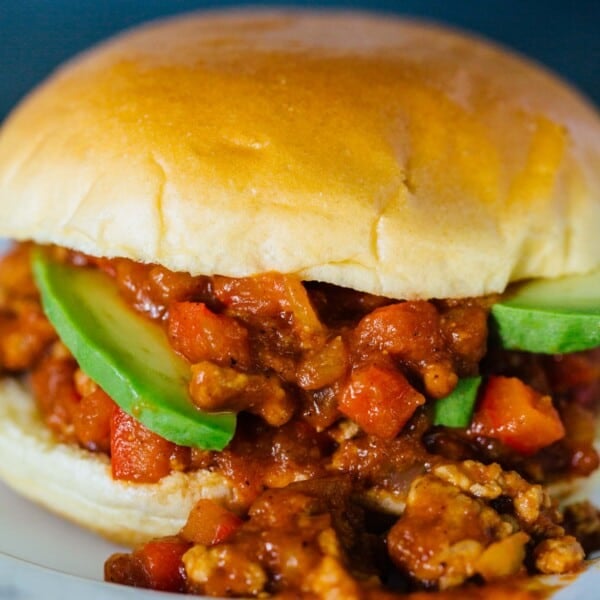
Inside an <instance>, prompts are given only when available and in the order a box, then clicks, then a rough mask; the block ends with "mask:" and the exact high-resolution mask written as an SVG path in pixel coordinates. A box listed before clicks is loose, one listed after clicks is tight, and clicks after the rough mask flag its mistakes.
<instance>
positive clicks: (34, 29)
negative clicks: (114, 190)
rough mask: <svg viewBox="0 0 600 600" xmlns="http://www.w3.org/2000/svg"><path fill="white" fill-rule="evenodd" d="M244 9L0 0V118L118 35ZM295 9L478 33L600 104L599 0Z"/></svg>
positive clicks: (183, 0) (443, 1)
mask: <svg viewBox="0 0 600 600" xmlns="http://www.w3.org/2000/svg"><path fill="white" fill-rule="evenodd" d="M241 4H244V3H243V2H201V1H198V0H0V119H2V118H3V117H4V116H5V114H6V113H7V112H8V111H9V110H10V108H11V107H12V106H14V104H15V103H16V102H17V101H18V99H19V98H21V97H22V96H23V94H25V93H26V92H27V90H29V89H30V88H31V87H32V86H33V85H35V83H36V82H38V81H39V80H40V79H42V78H43V77H44V76H46V75H47V74H48V73H49V72H50V71H51V70H52V69H53V67H55V66H56V65H57V64H59V63H60V62H61V61H63V60H65V59H66V58H68V57H69V56H72V55H73V54H74V53H76V52H78V51H79V50H82V49H83V48H85V47H87V46H89V45H90V44H93V43H94V42H97V41H98V40H100V39H102V38H104V37H106V36H108V35H110V34H112V33H114V32H116V31H118V30H120V29H123V28H126V27H129V26H131V25H134V24H136V23H139V22H140V21H144V20H147V19H150V18H154V17H157V16H161V15H167V14H174V13H177V12H182V11H186V10H192V9H201V8H214V7H218V6H231V5H241ZM252 4H254V5H257V2H253V3H252ZM269 4H270V5H274V4H276V3H269ZM293 4H294V5H295V6H320V7H333V6H338V7H340V6H341V7H347V8H363V9H375V10H380V11H386V12H393V13H399V14H406V15H414V16H420V17H428V18H432V19H435V20H438V21H443V22H447V23H451V24H453V25H457V26H459V27H463V28H466V29H469V30H471V31H475V32H479V33H482V34H484V35H486V36H488V37H490V38H492V39H494V40H496V41H499V42H502V43H504V44H506V45H508V46H511V47H512V48H514V49H516V50H519V51H521V52H522V53H524V54H527V55H528V56H530V57H533V58H535V59H537V60H538V61H540V62H542V63H544V64H545V65H546V66H548V67H550V68H552V69H553V70H555V71H557V72H558V73H560V74H561V75H563V76H564V77H566V78H567V79H569V80H570V81H571V82H572V83H574V84H575V85H577V86H578V87H579V88H580V89H581V90H582V91H584V92H585V93H586V94H587V95H588V96H590V97H591V98H592V99H593V100H594V101H595V102H596V104H597V105H600V0H571V2H568V1H561V0H461V1H458V0H437V1H436V0H420V1H417V0H412V1H410V0H405V1H390V0H388V1H381V0H380V1H375V2H369V3H368V2H359V1H356V0H354V1H349V2H335V1H326V2H312V3H311V2H294V3H293Z"/></svg>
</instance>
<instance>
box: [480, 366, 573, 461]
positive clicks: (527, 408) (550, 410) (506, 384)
mask: <svg viewBox="0 0 600 600" xmlns="http://www.w3.org/2000/svg"><path fill="white" fill-rule="evenodd" d="M471 431H472V432H474V433H476V434H478V435H484V436H486V437H490V438H496V439H498V440H500V441H501V442H503V443H504V444H506V445H507V446H509V447H510V448H513V449H514V450H516V451H517V452H520V453H521V454H524V455H531V454H535V453H536V452H537V451H538V450H540V449H542V448H544V447H546V446H549V445H550V444H552V443H553V442H556V441H557V440H560V439H561V438H562V437H564V435H565V428H564V426H563V424H562V422H561V420H560V416H559V414H558V412H557V411H556V409H555V408H554V406H553V405H552V399H551V398H550V396H544V395H543V394H540V393H539V392H537V391H536V390H534V389H533V388H532V387H530V386H528V385H526V384H525V383H523V382H522V381H521V380H520V379H517V378H516V377H490V378H489V380H488V382H487V385H486V387H485V389H484V392H483V396H482V398H481V401H480V403H479V406H478V407H477V409H476V411H475V415H474V417H473V422H472V424H471Z"/></svg>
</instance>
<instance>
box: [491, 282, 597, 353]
mask: <svg viewBox="0 0 600 600" xmlns="http://www.w3.org/2000/svg"><path fill="white" fill-rule="evenodd" d="M491 320H492V326H493V328H495V331H496V333H497V335H498V337H499V340H500V342H501V343H502V346H503V347H504V348H507V349H510V350H524V351H527V352H538V353H541V354H563V353H568V352H578V351H580V350H588V349H590V348H596V347H598V346H600V271H594V272H592V273H588V274H586V275H573V276H569V277H562V278H560V279H539V280H538V279H536V280H532V281H529V282H526V283H524V284H521V285H518V286H515V288H514V290H513V291H512V292H510V293H509V294H507V296H506V297H505V298H504V299H502V300H501V301H500V302H498V303H497V304H495V305H494V306H493V307H492V312H491Z"/></svg>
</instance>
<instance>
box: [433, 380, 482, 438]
mask: <svg viewBox="0 0 600 600" xmlns="http://www.w3.org/2000/svg"><path fill="white" fill-rule="evenodd" d="M482 379H483V378H482V377H481V376H476V377H465V378H464V379H459V381H458V383H457V385H456V387H455V388H454V390H453V391H452V392H450V394H448V396H446V397H445V398H440V399H439V400H437V401H436V403H435V404H434V405H433V424H434V425H444V426H445V427H468V426H469V425H470V424H471V417H472V416H473V410H474V409H475V402H476V400H477V392H478V391H479V387H480V385H481V381H482Z"/></svg>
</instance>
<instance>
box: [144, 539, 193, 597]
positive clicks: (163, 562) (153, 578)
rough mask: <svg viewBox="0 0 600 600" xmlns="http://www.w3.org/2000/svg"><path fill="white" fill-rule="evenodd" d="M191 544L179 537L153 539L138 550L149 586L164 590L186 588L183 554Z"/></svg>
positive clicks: (178, 590) (173, 590) (179, 590)
mask: <svg viewBox="0 0 600 600" xmlns="http://www.w3.org/2000/svg"><path fill="white" fill-rule="evenodd" d="M189 548H190V544H188V543H186V542H184V541H182V540H180V539H179V538H177V537H171V538H163V539H160V540H152V541H150V542H147V543H146V544H144V545H143V546H142V547H141V548H140V549H138V550H136V555H137V556H138V557H139V560H140V563H141V566H142V569H143V571H144V574H145V576H146V577H145V579H146V582H147V584H148V585H147V587H148V588H150V589H153V590H161V591H163V592H182V591H183V590H184V584H185V581H184V575H183V562H182V560H181V559H182V557H183V555H184V554H185V553H186V552H187V550H189Z"/></svg>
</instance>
